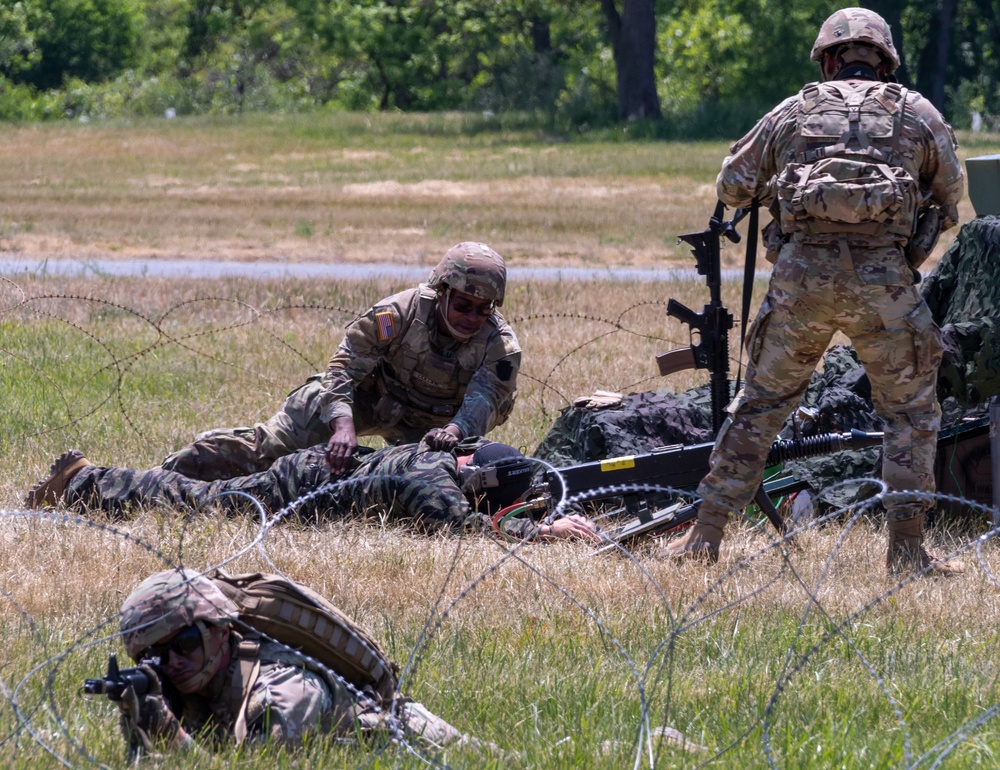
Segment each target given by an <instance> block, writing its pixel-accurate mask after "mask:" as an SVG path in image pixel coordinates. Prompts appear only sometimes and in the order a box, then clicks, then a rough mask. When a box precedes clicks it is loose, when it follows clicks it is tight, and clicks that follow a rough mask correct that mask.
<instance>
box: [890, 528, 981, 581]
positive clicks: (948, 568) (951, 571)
mask: <svg viewBox="0 0 1000 770" xmlns="http://www.w3.org/2000/svg"><path fill="white" fill-rule="evenodd" d="M885 565H886V569H887V570H888V571H889V574H890V575H893V574H898V573H903V572H910V573H917V572H919V573H921V576H922V577H954V576H955V575H961V574H962V573H963V572H965V565H964V564H962V562H960V561H944V560H942V559H938V558H936V557H934V556H932V555H931V554H929V553H928V552H927V550H926V549H925V548H924V517H923V516H913V517H912V518H909V519H896V520H892V519H890V520H889V550H888V553H887V554H886V559H885ZM925 570H926V571H925Z"/></svg>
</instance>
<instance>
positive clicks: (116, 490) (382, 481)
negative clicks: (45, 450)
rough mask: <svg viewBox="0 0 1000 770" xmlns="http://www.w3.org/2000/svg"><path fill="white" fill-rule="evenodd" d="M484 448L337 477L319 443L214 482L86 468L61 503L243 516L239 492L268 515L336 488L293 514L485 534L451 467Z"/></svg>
mask: <svg viewBox="0 0 1000 770" xmlns="http://www.w3.org/2000/svg"><path fill="white" fill-rule="evenodd" d="M485 443H488V442H486V441H485V440H484V439H479V438H476V439H468V440H465V441H463V442H461V443H460V444H459V445H458V446H457V447H456V448H455V449H453V450H452V451H451V452H435V451H431V450H426V449H425V448H424V447H423V446H422V445H420V444H402V445H399V446H393V447H385V448H383V449H380V450H378V451H376V452H372V453H371V454H368V455H366V456H363V457H362V458H361V459H360V461H356V465H355V467H354V468H353V469H352V470H351V471H349V472H348V473H346V474H343V475H341V476H339V477H331V474H330V468H329V466H328V465H327V463H326V460H325V456H324V452H325V446H324V445H322V444H320V445H317V446H314V447H310V448H309V449H303V450H300V451H298V452H294V453H292V454H290V455H286V456H285V457H281V458H279V459H278V460H276V461H275V462H274V464H273V465H272V466H271V467H270V468H269V469H268V470H266V471H264V472H262V473H256V474H253V475H250V476H242V477H238V478H234V479H223V480H217V481H211V482H208V481H198V480H196V479H192V478H189V477H187V476H183V475H181V474H178V473H174V472H172V471H165V470H162V469H159V468H157V469H153V470H148V471H137V470H130V469H126V468H102V467H100V466H97V465H88V466H86V467H84V468H83V469H82V470H80V471H79V472H78V473H76V475H75V476H74V477H73V479H72V481H70V483H69V485H68V486H67V488H66V491H65V492H64V493H63V498H62V500H63V502H64V503H65V504H66V505H67V506H69V507H78V508H79V507H88V508H95V509H96V508H100V509H102V510H104V511H106V512H107V513H109V514H111V515H122V514H124V513H125V512H127V510H128V509H129V508H130V507H132V506H142V505H163V506H168V507H171V508H175V509H181V510H194V509H197V508H199V507H201V506H202V505H205V504H206V503H207V502H208V501H209V500H212V499H213V498H218V499H217V500H215V504H217V505H220V506H222V507H224V508H227V509H238V510H243V509H246V508H247V501H246V499H245V498H242V497H240V496H238V495H233V494H232V493H234V492H242V493H245V494H248V495H252V496H253V497H254V498H256V499H257V500H259V501H260V502H261V504H263V505H264V506H265V507H266V508H267V509H269V510H270V511H278V510H280V509H282V508H284V507H285V506H286V505H288V504H289V503H291V502H292V501H294V500H297V499H299V498H300V497H302V496H304V495H307V494H308V493H310V492H314V491H315V490H318V489H320V488H321V487H323V486H324V485H326V484H328V483H330V482H334V485H333V486H331V487H330V489H328V490H324V491H323V492H322V493H321V494H319V495H317V496H315V497H314V498H311V499H310V500H308V501H307V502H305V503H304V504H303V505H302V507H300V508H298V509H297V512H296V513H297V515H298V516H307V517H320V516H328V515H346V514H351V513H355V514H357V513H361V514H364V513H368V512H370V511H375V512H377V513H378V514H379V515H387V516H389V517H390V518H392V519H394V520H407V521H409V523H412V524H413V525H414V526H415V527H417V528H418V529H421V530H424V531H434V530H451V531H459V532H461V531H488V530H489V529H490V528H491V521H490V517H489V516H487V515H485V514H481V513H476V512H474V511H471V510H470V506H469V502H468V500H467V499H466V497H465V495H464V494H463V492H462V488H461V487H460V485H459V474H458V466H457V462H456V457H457V456H460V455H468V454H472V453H473V452H475V450H476V449H478V448H479V447H480V446H482V445H483V444H485ZM337 482H340V483H339V484H338V483H337ZM220 495H221V497H219V496H220ZM533 528H534V525H533V524H532V523H531V522H530V521H529V520H527V519H517V520H514V521H512V522H511V523H510V524H508V525H507V526H506V528H505V531H506V532H507V533H508V534H509V535H511V536H513V537H518V538H524V537H526V536H527V534H528V533H529V532H530V531H531V530H532V529H533Z"/></svg>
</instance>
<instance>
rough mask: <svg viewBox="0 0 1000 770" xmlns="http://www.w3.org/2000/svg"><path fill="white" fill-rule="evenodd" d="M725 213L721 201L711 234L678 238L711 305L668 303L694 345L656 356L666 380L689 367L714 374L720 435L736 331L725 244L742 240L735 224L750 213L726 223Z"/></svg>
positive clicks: (670, 313) (714, 411)
mask: <svg viewBox="0 0 1000 770" xmlns="http://www.w3.org/2000/svg"><path fill="white" fill-rule="evenodd" d="M725 211H726V206H725V204H724V203H723V202H722V201H719V202H718V204H717V205H716V207H715V213H714V214H713V215H712V217H711V218H710V219H709V221H708V229H707V230H702V231H701V232H697V233H686V234H684V235H681V236H679V238H680V240H681V241H683V242H684V243H687V244H688V245H690V246H691V250H692V252H693V253H694V258H695V263H696V265H697V268H698V274H699V275H703V276H705V282H706V283H707V284H708V292H709V301H708V304H707V305H705V307H704V309H703V310H702V311H701V312H700V313H696V312H695V311H694V310H692V309H691V308H689V307H687V306H686V305H684V304H682V303H680V302H678V301H677V300H675V299H673V298H671V299H670V300H669V301H668V302H667V315H668V316H670V317H671V318H676V319H678V320H679V321H681V322H682V323H685V324H687V326H688V332H689V334H690V336H691V344H690V345H689V346H688V347H686V348H679V349H677V350H670V351H667V352H666V353H660V354H659V355H658V356H657V357H656V363H657V366H658V367H659V370H660V374H661V375H663V376H666V375H668V374H673V373H674V372H680V371H683V370H685V369H708V370H709V371H710V372H711V386H710V387H711V395H712V427H713V428H714V429H715V431H716V432H718V430H719V428H721V427H722V422H723V420H724V419H725V411H726V406H727V405H728V404H729V400H730V397H731V395H732V394H731V393H730V392H729V331H730V329H732V328H733V314H732V313H730V312H729V310H728V309H727V308H726V306H725V305H724V304H722V263H721V260H722V255H721V240H722V238H726V239H727V240H729V241H731V242H732V243H739V242H740V234H739V232H738V231H737V229H736V224H737V223H738V222H739V221H740V220H741V219H742V218H743V217H744V216H745V215H746V213H747V209H736V212H735V213H734V215H733V218H732V219H730V220H728V221H726V220H724V219H723V215H724V214H725ZM695 336H697V341H695Z"/></svg>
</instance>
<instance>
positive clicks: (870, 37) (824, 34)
mask: <svg viewBox="0 0 1000 770" xmlns="http://www.w3.org/2000/svg"><path fill="white" fill-rule="evenodd" d="M844 43H860V44H864V45H870V46H874V47H875V48H877V49H878V50H879V51H881V53H882V54H883V55H884V57H885V60H886V63H887V67H886V72H887V73H892V72H895V71H896V68H897V67H899V55H898V54H897V53H896V46H895V45H893V42H892V30H891V29H890V28H889V25H888V23H886V20H885V19H883V18H882V17H881V16H879V15H878V14H877V13H875V11H869V10H868V9H867V8H842V9H841V10H839V11H837V12H836V13H834V14H833V15H832V16H830V18H828V19H827V20H826V21H824V22H823V26H822V27H820V29H819V35H818V36H817V37H816V42H815V43H814V44H813V48H812V54H811V55H810V57H809V58H810V59H812V61H814V62H820V63H822V61H823V52H824V51H826V50H827V49H828V48H832V47H834V46H838V45H843V44H844Z"/></svg>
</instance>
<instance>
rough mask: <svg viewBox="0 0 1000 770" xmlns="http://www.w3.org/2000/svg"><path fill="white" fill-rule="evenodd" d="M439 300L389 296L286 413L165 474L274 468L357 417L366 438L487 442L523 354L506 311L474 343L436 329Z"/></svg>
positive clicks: (351, 331)
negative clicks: (448, 437) (450, 436)
mask: <svg viewBox="0 0 1000 770" xmlns="http://www.w3.org/2000/svg"><path fill="white" fill-rule="evenodd" d="M436 313H437V296H436V292H435V290H434V289H432V288H430V287H429V286H427V285H421V286H418V287H416V288H414V289H408V290H406V291H403V292H400V293H398V294H395V295H393V296H391V297H388V298H386V299H384V300H382V301H381V302H379V303H378V304H376V305H375V306H374V307H372V308H370V309H369V310H368V311H367V312H366V313H365V314H364V315H362V316H360V317H359V318H357V319H355V320H354V321H352V322H351V323H350V324H349V325H348V327H347V333H346V335H345V337H344V340H343V342H341V344H340V347H339V348H338V350H337V352H336V353H335V354H334V356H333V357H332V358H331V359H330V362H329V364H328V366H327V370H326V373H325V374H323V375H319V374H317V375H315V376H313V377H311V378H310V379H309V380H308V381H307V382H306V384H305V385H303V386H301V387H300V388H298V389H296V390H294V391H292V392H291V393H290V394H289V395H288V397H287V398H286V399H285V402H284V404H283V405H282V407H281V410H280V411H279V412H278V413H277V414H275V415H274V416H273V417H271V418H270V419H269V420H267V421H266V422H264V423H259V424H257V425H255V426H254V427H252V428H234V429H231V430H223V431H211V432H210V433H208V434H204V435H203V436H201V437H199V438H198V439H196V440H195V441H194V443H192V444H189V445H188V446H187V447H185V448H183V449H181V450H180V451H178V452H175V453H174V454H172V455H170V456H169V457H168V458H167V459H166V460H164V462H163V465H162V467H163V468H164V469H166V470H173V471H176V472H178V473H182V474H184V475H185V476H190V477H191V478H197V479H205V480H214V479H223V478H230V477H233V476H242V475H248V474H252V473H257V472H259V471H264V470H266V469H267V468H268V467H269V466H270V465H271V463H272V462H274V460H275V459H277V458H279V457H282V456H283V455H287V454H289V453H290V452H294V451H296V450H299V449H305V448H307V447H311V446H313V445H314V444H321V443H324V442H326V441H328V440H329V438H330V436H331V435H332V430H331V429H330V423H331V421H332V420H334V419H335V418H337V417H343V416H353V419H354V426H355V430H356V431H357V434H358V435H359V436H382V437H383V438H384V439H386V440H387V441H391V442H395V441H403V442H416V441H419V440H420V439H421V437H423V435H424V434H425V433H426V432H427V431H428V430H429V429H430V428H435V427H443V426H444V425H447V424H448V423H453V424H454V425H457V426H458V427H459V428H460V429H461V430H462V435H463V436H482V435H486V433H488V432H489V431H490V430H492V429H493V428H494V427H496V426H497V425H501V424H502V423H504V422H505V421H506V420H507V417H508V416H509V415H510V412H511V409H513V406H514V397H515V389H516V386H517V372H518V369H519V368H520V365H521V348H520V345H519V344H518V341H517V337H516V336H515V335H514V331H513V329H511V327H510V325H509V324H508V323H507V322H506V321H505V320H504V318H503V316H502V315H500V313H499V312H498V311H494V312H493V314H491V315H490V317H489V318H487V319H486V323H485V324H484V325H483V327H482V328H481V329H480V330H479V331H478V332H477V333H476V334H475V335H474V336H473V337H472V338H471V339H470V340H468V341H466V342H460V341H458V340H455V339H453V338H451V337H449V336H447V335H445V334H442V333H441V332H440V331H439V330H438V326H437V317H436Z"/></svg>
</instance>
